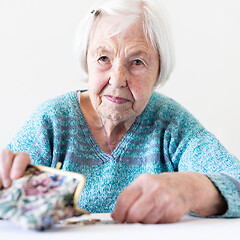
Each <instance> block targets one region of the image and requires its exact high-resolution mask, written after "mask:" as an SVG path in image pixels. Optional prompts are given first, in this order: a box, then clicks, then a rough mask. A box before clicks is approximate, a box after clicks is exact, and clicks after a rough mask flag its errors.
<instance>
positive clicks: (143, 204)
mask: <svg viewBox="0 0 240 240" xmlns="http://www.w3.org/2000/svg"><path fill="white" fill-rule="evenodd" d="M155 207H156V206H155V203H154V196H152V195H147V194H145V195H144V194H142V195H141V197H140V198H138V199H137V200H136V201H135V202H134V203H133V204H132V206H131V207H130V209H129V210H128V213H127V216H126V222H127V223H137V222H143V220H144V219H145V218H146V216H147V215H149V213H150V212H152V211H154V208H155Z"/></svg>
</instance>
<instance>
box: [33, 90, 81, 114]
mask: <svg viewBox="0 0 240 240" xmlns="http://www.w3.org/2000/svg"><path fill="white" fill-rule="evenodd" d="M78 106H79V103H78V98H77V91H72V92H67V93H64V94H61V95H59V96H56V97H53V98H50V99H47V100H45V101H43V102H42V103H41V104H40V105H39V106H38V107H37V109H36V112H39V113H42V114H43V113H48V114H57V113H59V114H61V113H62V114H64V112H66V113H69V112H71V111H73V110H75V109H76V108H77V107H78Z"/></svg>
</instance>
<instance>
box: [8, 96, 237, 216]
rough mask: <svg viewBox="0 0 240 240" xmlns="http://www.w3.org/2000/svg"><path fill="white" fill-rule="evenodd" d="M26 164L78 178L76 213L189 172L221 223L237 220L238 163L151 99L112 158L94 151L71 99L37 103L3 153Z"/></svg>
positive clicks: (186, 117) (173, 108) (189, 121)
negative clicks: (219, 211) (213, 191)
mask: <svg viewBox="0 0 240 240" xmlns="http://www.w3.org/2000/svg"><path fill="white" fill-rule="evenodd" d="M8 148H9V149H11V150H13V151H24V152H27V153H29V154H30V156H31V159H32V163H33V164H42V165H46V166H51V167H55V166H56V163H57V162H59V161H61V162H63V167H62V169H64V170H69V171H74V172H78V173H82V174H84V175H85V177H86V186H85V188H84V190H83V193H82V195H81V198H80V200H79V205H80V207H82V208H84V209H86V210H88V211H90V212H111V211H113V210H114V207H115V203H116V199H117V196H118V195H119V194H120V192H121V191H122V190H123V189H124V188H125V187H126V186H127V185H128V184H129V183H131V182H132V181H133V180H134V179H135V178H137V177H138V176H139V175H141V174H143V173H150V174H159V173H162V172H176V171H196V172H200V173H203V174H205V175H207V176H208V177H209V178H210V179H211V180H212V182H213V183H214V184H215V185H216V186H217V188H218V189H219V190H220V191H221V193H222V195H223V196H224V197H225V199H226V201H227V204H228V211H227V212H226V213H225V214H224V215H223V216H222V217H240V162H239V161H238V159H236V158H235V157H234V156H232V155H231V154H229V153H228V152H227V150H226V149H225V148H224V147H223V146H222V145H221V144H220V142H219V141H218V140H217V139H216V138H215V137H214V136H213V135H212V134H211V133H209V132H208V131H206V130H205V129H204V128H203V126H202V125H201V124H200V123H199V122H198V121H197V120H196V119H195V118H194V117H193V116H192V115H191V114H190V113H189V112H188V111H186V109H184V108H183V107H182V106H180V105H179V104H178V103H176V102H175V101H174V100H172V99H170V98H168V97H166V96H164V95H161V94H159V93H156V92H154V93H153V94H152V96H151V98H150V100H149V103H148V105H147V106H146V108H145V109H144V111H143V112H142V113H141V115H139V116H138V117H137V118H136V120H135V122H134V123H133V125H132V126H131V128H130V129H129V131H128V132H127V133H126V135H125V136H124V137H123V139H122V140H121V142H120V143H119V144H118V146H117V147H116V149H115V150H114V151H113V152H112V154H107V153H105V152H103V151H102V150H101V148H100V147H99V146H98V144H97V143H96V141H95V139H94V137H93V136H92V134H91V132H90V130H89V127H88V125H87V122H86V120H85V118H84V115H83V113H82V111H81V108H80V106H79V102H78V98H77V93H76V92H70V93H67V94H64V95H62V96H60V97H57V98H55V99H51V100H48V101H45V102H44V103H43V104H41V105H40V106H39V107H38V108H37V110H36V111H35V112H34V113H33V114H32V116H31V118H30V119H29V120H28V121H27V122H26V123H25V125H24V126H23V127H22V129H21V130H20V132H19V133H18V134H17V135H16V137H15V138H14V139H13V140H12V142H11V143H10V144H9V146H8Z"/></svg>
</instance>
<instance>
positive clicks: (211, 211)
mask: <svg viewBox="0 0 240 240" xmlns="http://www.w3.org/2000/svg"><path fill="white" fill-rule="evenodd" d="M186 174H187V175H188V178H189V179H190V181H188V182H189V183H190V189H191V192H192V193H193V194H192V196H191V212H194V213H196V214H198V215H201V216H213V215H215V216H216V215H223V214H224V213H225V212H226V211H227V202H226V200H225V198H224V197H223V196H222V194H221V192H220V191H219V190H218V188H217V187H216V186H215V185H214V184H213V182H212V181H211V180H210V179H209V178H208V177H207V176H205V175H203V174H200V173H195V172H190V173H186Z"/></svg>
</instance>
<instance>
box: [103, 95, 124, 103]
mask: <svg viewBox="0 0 240 240" xmlns="http://www.w3.org/2000/svg"><path fill="white" fill-rule="evenodd" d="M105 97H106V98H107V99H108V100H109V101H111V102H113V103H118V104H122V103H126V102H128V99H126V98H121V97H113V96H111V95H105Z"/></svg>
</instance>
